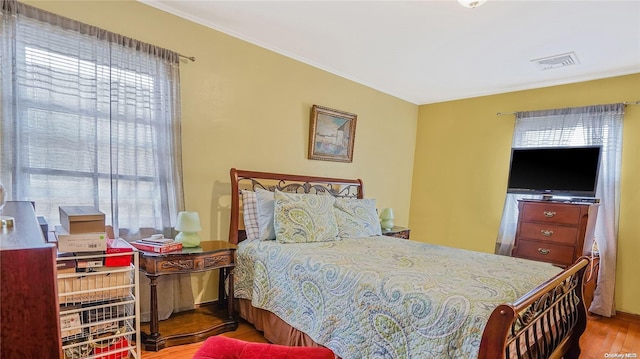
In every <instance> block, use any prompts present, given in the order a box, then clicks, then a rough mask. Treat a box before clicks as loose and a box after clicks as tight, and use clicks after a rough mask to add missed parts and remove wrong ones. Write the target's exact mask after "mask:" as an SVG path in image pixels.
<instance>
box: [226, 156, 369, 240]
mask: <svg viewBox="0 0 640 359" xmlns="http://www.w3.org/2000/svg"><path fill="white" fill-rule="evenodd" d="M230 175H231V222H230V224H229V242H230V243H234V244H238V243H239V242H241V241H243V240H244V239H246V237H247V235H246V233H245V231H244V229H243V228H244V227H243V226H242V225H241V223H242V215H241V211H240V210H241V206H240V191H241V190H243V189H244V190H250V191H255V189H256V188H261V189H264V190H267V191H275V190H276V189H277V190H279V191H283V192H297V193H328V194H331V195H333V196H335V197H350V198H364V188H363V185H362V180H360V179H342V178H329V177H316V176H302V175H289V174H281V173H270V172H255V171H244V170H238V169H235V168H232V169H231V172H230Z"/></svg>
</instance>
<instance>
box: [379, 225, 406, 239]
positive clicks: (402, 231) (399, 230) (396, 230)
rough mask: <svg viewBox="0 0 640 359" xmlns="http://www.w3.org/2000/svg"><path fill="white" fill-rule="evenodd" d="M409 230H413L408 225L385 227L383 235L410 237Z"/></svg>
mask: <svg viewBox="0 0 640 359" xmlns="http://www.w3.org/2000/svg"><path fill="white" fill-rule="evenodd" d="M409 232H411V230H410V229H409V228H406V227H393V228H391V229H383V230H382V235H383V236H389V237H396V238H404V239H409Z"/></svg>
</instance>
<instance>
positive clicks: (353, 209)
mask: <svg viewBox="0 0 640 359" xmlns="http://www.w3.org/2000/svg"><path fill="white" fill-rule="evenodd" d="M335 209H336V210H335V214H336V222H337V223H338V231H339V234H338V236H339V237H340V238H358V237H369V236H380V235H382V230H381V228H380V222H379V220H378V212H377V211H376V200H375V199H356V198H336V202H335Z"/></svg>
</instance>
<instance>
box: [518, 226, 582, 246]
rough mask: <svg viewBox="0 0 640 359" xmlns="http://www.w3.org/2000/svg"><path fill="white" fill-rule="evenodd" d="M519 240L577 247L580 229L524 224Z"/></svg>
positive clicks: (521, 227)
mask: <svg viewBox="0 0 640 359" xmlns="http://www.w3.org/2000/svg"><path fill="white" fill-rule="evenodd" d="M519 238H529V239H537V240H541V241H548V242H553V243H564V244H567V245H575V244H576V239H577V238H578V228H577V227H568V226H558V225H555V224H547V223H529V222H523V223H521V224H520V233H519Z"/></svg>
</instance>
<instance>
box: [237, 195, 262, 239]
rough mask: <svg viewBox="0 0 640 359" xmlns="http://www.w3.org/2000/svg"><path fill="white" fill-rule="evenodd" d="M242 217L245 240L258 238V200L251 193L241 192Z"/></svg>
mask: <svg viewBox="0 0 640 359" xmlns="http://www.w3.org/2000/svg"><path fill="white" fill-rule="evenodd" d="M241 193H242V217H243V218H244V230H245V232H246V233H247V239H248V240H253V239H258V238H260V227H259V226H258V208H257V207H258V203H257V202H258V200H257V199H256V193H255V192H253V191H247V190H244V189H243V190H242V191H241Z"/></svg>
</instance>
